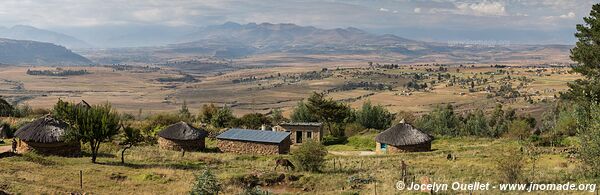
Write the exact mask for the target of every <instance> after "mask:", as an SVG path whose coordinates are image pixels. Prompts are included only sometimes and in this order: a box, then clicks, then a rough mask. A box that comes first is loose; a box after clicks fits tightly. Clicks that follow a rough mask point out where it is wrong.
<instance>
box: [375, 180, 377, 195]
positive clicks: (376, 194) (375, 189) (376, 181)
mask: <svg viewBox="0 0 600 195" xmlns="http://www.w3.org/2000/svg"><path fill="white" fill-rule="evenodd" d="M375 195H377V180H375Z"/></svg>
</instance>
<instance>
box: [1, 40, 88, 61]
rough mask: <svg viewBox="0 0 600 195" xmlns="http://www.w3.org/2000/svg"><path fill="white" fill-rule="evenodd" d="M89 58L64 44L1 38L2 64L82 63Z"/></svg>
mask: <svg viewBox="0 0 600 195" xmlns="http://www.w3.org/2000/svg"><path fill="white" fill-rule="evenodd" d="M91 63H92V61H90V60H89V59H87V58H85V57H83V56H81V55H79V54H76V53H73V52H72V51H71V50H68V49H67V48H65V47H63V46H58V45H55V44H52V43H43V42H36V41H21V40H12V39H0V64H15V65H20V64H27V65H82V64H91Z"/></svg>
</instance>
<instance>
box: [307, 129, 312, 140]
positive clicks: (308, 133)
mask: <svg viewBox="0 0 600 195" xmlns="http://www.w3.org/2000/svg"><path fill="white" fill-rule="evenodd" d="M306 138H307V139H312V132H310V131H307V132H306Z"/></svg>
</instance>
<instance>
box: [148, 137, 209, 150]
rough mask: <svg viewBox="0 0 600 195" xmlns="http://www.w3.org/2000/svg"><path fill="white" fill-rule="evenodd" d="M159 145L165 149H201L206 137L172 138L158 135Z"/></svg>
mask: <svg viewBox="0 0 600 195" xmlns="http://www.w3.org/2000/svg"><path fill="white" fill-rule="evenodd" d="M158 146H159V147H160V148H161V149H165V150H176V151H181V149H183V150H185V151H199V150H203V149H204V138H202V139H197V140H170V139H165V138H162V137H158Z"/></svg>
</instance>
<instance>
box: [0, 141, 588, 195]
mask: <svg viewBox="0 0 600 195" xmlns="http://www.w3.org/2000/svg"><path fill="white" fill-rule="evenodd" d="M208 147H214V142H212V141H209V146H208ZM345 147H353V146H345ZM432 147H433V151H431V152H422V153H406V154H396V155H372V156H346V155H332V154H330V155H328V156H327V161H326V164H325V167H324V168H323V169H322V172H321V173H308V172H298V171H284V170H282V169H278V170H277V171H273V168H274V166H275V162H274V160H275V158H277V157H279V156H252V155H234V154H225V153H203V152H189V153H186V154H185V156H184V157H181V155H180V153H179V152H174V151H165V150H160V149H158V148H157V147H156V146H141V147H134V148H132V149H131V151H129V152H127V155H126V161H127V164H125V165H122V164H120V162H119V161H120V159H119V153H118V148H117V147H116V146H111V145H110V144H106V145H104V146H102V149H101V150H102V152H101V153H102V157H100V158H99V160H98V161H99V162H100V163H99V164H92V163H91V162H90V158H89V157H85V156H84V157H79V158H63V157H55V156H48V157H43V156H39V155H35V154H26V155H23V156H16V157H9V158H4V159H0V167H2V169H0V181H4V182H2V185H0V189H1V190H5V191H8V192H13V193H22V194H57V193H69V192H87V193H92V194H114V193H118V194H185V193H187V192H188V191H189V190H190V188H191V186H192V183H193V181H194V176H195V175H196V174H199V173H201V172H202V171H203V170H205V169H210V170H211V171H213V172H214V173H215V174H216V175H217V177H218V178H219V180H220V182H221V183H222V184H223V186H224V192H223V193H224V194H236V193H239V192H241V191H242V188H241V186H239V185H238V184H236V182H235V181H236V178H239V177H241V176H244V175H248V174H257V175H259V177H261V178H265V179H269V178H273V177H277V176H278V175H279V174H285V175H286V176H289V175H293V176H297V177H299V179H298V180H296V181H290V180H288V179H286V180H284V181H281V182H274V183H272V184H270V185H268V186H262V187H261V189H263V190H268V191H270V192H272V193H278V194H296V193H300V194H352V193H360V194H373V193H374V191H375V183H368V184H363V185H358V186H355V187H354V189H353V188H352V185H351V184H350V183H349V182H348V178H349V177H350V176H355V177H360V178H367V177H369V176H370V177H373V178H374V179H376V180H377V187H376V188H377V192H378V193H379V194H405V193H404V192H405V191H398V190H396V189H395V188H394V186H395V183H396V182H397V181H398V180H399V179H400V169H401V168H400V162H401V161H402V160H403V161H405V162H406V164H408V170H409V173H410V175H411V176H414V178H415V179H416V180H417V182H418V181H419V180H420V178H422V177H428V178H430V181H431V182H437V183H452V182H464V183H468V182H475V181H480V182H490V183H491V184H498V183H500V182H501V181H500V177H499V171H498V169H497V163H496V159H497V158H498V155H500V154H503V152H513V154H514V152H518V148H519V147H521V146H520V145H519V143H518V142H516V141H512V140H505V139H485V138H439V139H437V140H436V141H434V143H433V145H432ZM507 148H512V149H513V150H507ZM557 151H561V148H545V149H544V150H543V152H542V154H541V155H540V156H539V160H537V161H536V163H535V171H533V170H532V167H533V163H532V161H531V159H529V158H526V159H527V164H526V166H525V171H524V172H523V175H524V176H526V177H527V178H529V181H531V182H535V183H565V182H571V183H573V182H576V183H589V182H591V183H594V182H596V183H597V182H598V181H590V180H586V179H581V178H580V177H578V176H577V175H578V174H579V173H578V171H577V170H578V166H579V162H578V161H576V160H571V159H570V158H568V157H567V155H566V154H563V153H560V152H557ZM448 153H452V154H453V155H455V156H456V160H454V161H449V160H447V159H446V155H447V154H448ZM283 157H286V156H283ZM334 159H335V163H336V167H335V168H334V166H333V163H334ZM340 165H341V166H340ZM80 170H81V171H83V189H80V187H79V171H80ZM492 192H495V193H498V191H497V190H496V191H491V192H487V193H492ZM444 193H445V194H455V193H462V194H466V193H468V192H464V191H446V192H443V194H444ZM475 193H477V192H475ZM483 193H486V192H483ZM513 193H514V192H513ZM581 193H582V194H583V192H581ZM415 194H416V193H415ZM509 194H510V193H509Z"/></svg>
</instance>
